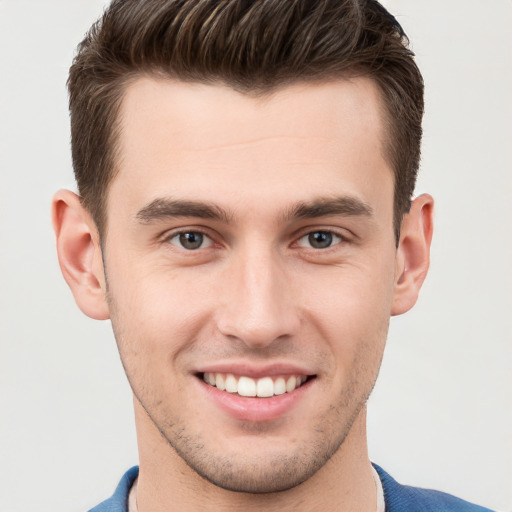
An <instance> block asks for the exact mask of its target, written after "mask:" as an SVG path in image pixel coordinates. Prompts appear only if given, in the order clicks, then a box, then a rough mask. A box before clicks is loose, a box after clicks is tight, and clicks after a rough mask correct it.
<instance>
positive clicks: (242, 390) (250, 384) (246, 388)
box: [238, 377, 256, 396]
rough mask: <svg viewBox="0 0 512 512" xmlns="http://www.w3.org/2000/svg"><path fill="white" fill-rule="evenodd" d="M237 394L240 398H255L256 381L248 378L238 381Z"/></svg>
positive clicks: (241, 378)
mask: <svg viewBox="0 0 512 512" xmlns="http://www.w3.org/2000/svg"><path fill="white" fill-rule="evenodd" d="M238 394H239V395H240V396H256V381H255V380H254V379H251V378H250V377H240V378H239V379H238Z"/></svg>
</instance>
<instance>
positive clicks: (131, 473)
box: [89, 466, 139, 512]
mask: <svg viewBox="0 0 512 512" xmlns="http://www.w3.org/2000/svg"><path fill="white" fill-rule="evenodd" d="M138 474H139V467H138V466H134V467H133V468H131V469H129V470H128V471H127V472H126V473H125V474H124V475H123V478H121V481H120V482H119V484H118V485H117V487H116V490H115V491H114V494H113V495H112V496H111V497H110V498H109V499H108V500H105V501H103V502H101V503H100V504H99V505H97V506H96V507H94V508H92V509H91V510H89V512H127V511H128V494H129V493H130V489H131V487H132V485H133V482H134V481H135V479H136V478H137V476H138Z"/></svg>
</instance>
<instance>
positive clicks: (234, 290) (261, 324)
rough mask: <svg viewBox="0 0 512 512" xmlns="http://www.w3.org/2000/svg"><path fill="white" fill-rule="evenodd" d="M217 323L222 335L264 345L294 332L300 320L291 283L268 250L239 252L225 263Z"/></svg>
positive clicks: (277, 258)
mask: <svg viewBox="0 0 512 512" xmlns="http://www.w3.org/2000/svg"><path fill="white" fill-rule="evenodd" d="M228 267H229V268H228V269H226V270H227V272H226V279H225V283H224V284H225V285H226V286H223V290H222V292H221V297H219V299H220V300H219V304H220V308H219V309H218V310H217V313H218V316H217V326H218V328H219V330H220V331H221V333H222V334H223V335H224V336H228V337H230V338H236V339H238V340H240V341H242V342H243V343H244V344H245V345H247V346H248V347H250V348H264V347H267V346H269V345H271V344H272V343H274V342H276V341H278V340H280V339H281V340H282V339H284V338H289V337H291V336H293V335H295V334H296V333H297V330H298V327H299V323H300V319H299V315H298V310H297V307H296V302H295V299H294V297H293V283H292V279H291V276H289V275H288V273H287V272H286V269H285V268H284V267H285V264H284V262H283V261H282V260H281V259H280V257H279V255H277V254H274V252H273V251H272V249H270V248H268V247H265V248H262V249H261V250H256V249H254V248H252V249H249V248H248V250H246V251H243V252H241V253H240V254H239V255H237V256H236V257H235V256H234V257H233V258H232V261H231V262H230V264H229V265H228Z"/></svg>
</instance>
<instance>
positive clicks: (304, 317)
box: [103, 78, 397, 492]
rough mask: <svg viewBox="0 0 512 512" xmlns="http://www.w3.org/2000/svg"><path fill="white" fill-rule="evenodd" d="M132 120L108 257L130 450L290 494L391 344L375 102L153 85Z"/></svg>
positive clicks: (342, 429)
mask: <svg viewBox="0 0 512 512" xmlns="http://www.w3.org/2000/svg"><path fill="white" fill-rule="evenodd" d="M121 122H122V133H121V137H120V148H119V149H120V152H119V155H120V159H119V174H118V175H117V176H116V178H115V179H114V181H113V182H112V184H111V188H110V190H109V195H108V211H107V223H108V231H107V233H106V235H105V238H104V244H103V247H104V253H103V258H104V262H105V275H106V280H107V286H108V301H109V308H110V315H111V319H112V324H113V328H114V332H115V335H116V339H117V342H118V346H119V350H120V354H121V358H122V361H123V365H124V367H125V370H126V373H127V375H128V378H129V381H130V383H131V386H132V388H133V391H134V395H135V397H136V404H137V405H136V407H138V408H139V409H140V411H142V413H141V412H139V414H143V415H145V416H146V418H147V422H146V423H147V424H150V425H151V428H149V427H147V424H146V426H144V425H142V426H141V425H138V428H140V429H142V430H143V432H142V434H141V433H140V432H139V436H140V435H142V436H143V437H144V436H151V435H154V432H156V433H157V434H158V435H160V434H161V435H162V436H163V437H164V438H165V440H166V441H167V442H168V444H169V445H171V446H172V447H173V448H174V450H175V451H174V450H171V449H169V451H170V452H172V453H173V454H175V452H176V453H178V454H179V456H180V457H181V458H182V459H183V460H184V461H185V462H186V463H187V464H188V465H189V466H190V467H191V468H192V469H194V470H195V471H196V472H197V473H199V474H200V475H202V476H204V477H205V478H206V479H207V480H209V481H210V482H213V483H215V484H216V485H218V486H220V487H223V488H226V489H231V490H238V491H247V492H269V491H276V490H283V489H288V488H291V487H293V486H295V485H297V484H299V483H301V482H303V481H305V480H307V479H308V478H309V477H311V476H312V475H313V474H315V473H316V472H317V471H319V470H320V469H321V468H323V467H324V464H325V463H326V461H327V460H329V459H330V458H331V457H332V456H333V455H334V454H336V453H337V452H338V450H339V448H340V446H341V445H342V443H343V442H344V440H345V439H346V438H347V435H348V434H349V433H350V430H351V427H352V425H353V424H354V421H355V420H356V419H357V418H358V417H359V416H360V414H362V412H361V411H363V410H364V405H365V401H366V399H367V397H368V395H369V393H370V391H371V389H372V387H373V385H374V382H375V379H376V376H377V373H378V369H379V365H380V361H381V357H382V352H383V348H384V344H385V338H386V333H387V328H388V321H389V317H390V313H391V310H392V301H393V289H394V282H395V273H396V266H397V262H396V254H397V253H396V248H395V243H394V233H393V175H392V171H391V169H390V167H389V165H388V163H387V162H386V159H385V155H384V153H383V147H384V140H383V123H382V119H381V106H380V98H379V93H378V91H377V88H376V87H375V86H374V84H373V83H372V82H371V81H369V80H367V79H362V78H361V79H354V80H350V81H349V80H339V81H333V82H331V83H324V84H317V85H304V84H303V85H300V84H299V85H294V86H290V87H287V88H284V89H281V90H279V91H277V92H275V93H273V94H272V95H268V96H264V97H258V98H254V97H250V96H245V95H241V94H239V93H237V92H234V91H233V90H231V89H229V88H226V87H224V86H220V85H219V86H216V85H199V84H197V85H191V84H183V83H180V82H173V81H170V80H169V81H164V80H156V79H155V80H153V79H150V78H144V79H140V80H138V81H137V82H135V83H133V84H132V85H130V86H129V88H128V90H127V92H126V96H125V99H124V103H123V109H122V117H121ZM226 388H227V389H226ZM144 429H145V430H144ZM174 456H176V455H174Z"/></svg>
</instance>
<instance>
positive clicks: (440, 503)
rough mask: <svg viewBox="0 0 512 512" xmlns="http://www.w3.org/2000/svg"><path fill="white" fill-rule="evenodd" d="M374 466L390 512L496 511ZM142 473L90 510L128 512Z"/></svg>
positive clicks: (127, 476)
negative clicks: (406, 482)
mask: <svg viewBox="0 0 512 512" xmlns="http://www.w3.org/2000/svg"><path fill="white" fill-rule="evenodd" d="M373 466H374V467H375V469H376V470H377V473H378V474H379V477H380V479H381V482H382V487H383V489H384V500H385V502H386V512H492V510H490V509H488V508H484V507H480V506H478V505H473V504H472V503H468V502H467V501H464V500H461V499H459V498H456V497H455V496H451V495H450V494H446V493H444V492H439V491H433V490H430V489H420V488H418V487H410V486H408V485H401V484H399V483H398V482H397V481H396V480H394V479H393V478H392V477H391V476H389V475H388V474H387V473H386V472H385V471H384V470H383V469H382V468H381V467H379V466H377V465H376V464H374V465H373ZM138 474H139V468H138V466H134V467H133V468H131V469H129V470H128V471H127V472H126V473H125V474H124V476H123V478H122V479H121V481H120V482H119V485H118V486H117V488H116V490H115V492H114V494H113V495H112V497H110V498H109V499H108V500H105V501H104V502H102V503H100V504H99V505H98V506H97V507H94V508H93V509H91V510H90V511H89V512H128V494H129V493H130V488H131V486H132V484H133V482H134V481H135V479H136V478H137V475H138Z"/></svg>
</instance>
